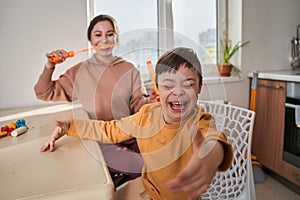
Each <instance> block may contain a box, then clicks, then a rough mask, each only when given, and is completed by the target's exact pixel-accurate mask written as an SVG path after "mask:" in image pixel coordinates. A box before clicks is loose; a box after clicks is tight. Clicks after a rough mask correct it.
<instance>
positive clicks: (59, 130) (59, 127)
mask: <svg viewBox="0 0 300 200" xmlns="http://www.w3.org/2000/svg"><path fill="white" fill-rule="evenodd" d="M54 123H55V125H56V128H55V130H54V131H53V133H52V135H51V137H50V138H49V139H48V140H47V142H46V143H45V144H44V145H43V146H42V147H41V149H40V151H41V152H44V151H47V150H49V151H54V150H55V148H54V143H55V141H56V140H58V139H59V138H61V137H62V136H63V135H65V134H66V133H67V132H68V130H69V127H70V122H69V121H57V120H55V121H54Z"/></svg>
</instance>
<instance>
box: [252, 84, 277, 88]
mask: <svg viewBox="0 0 300 200" xmlns="http://www.w3.org/2000/svg"><path fill="white" fill-rule="evenodd" d="M258 86H260V87H267V88H274V89H280V88H282V86H280V85H272V84H258Z"/></svg>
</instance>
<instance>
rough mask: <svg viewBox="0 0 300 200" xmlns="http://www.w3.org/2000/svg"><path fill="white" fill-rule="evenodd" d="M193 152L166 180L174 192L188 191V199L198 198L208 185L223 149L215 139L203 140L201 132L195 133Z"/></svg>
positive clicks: (221, 156)
mask: <svg viewBox="0 0 300 200" xmlns="http://www.w3.org/2000/svg"><path fill="white" fill-rule="evenodd" d="M193 149H194V154H193V156H192V158H191V159H190V161H189V162H188V164H187V165H186V167H185V168H184V169H183V170H182V171H181V172H179V174H178V175H177V176H176V177H175V178H174V179H173V180H171V181H169V182H168V184H167V187H168V188H169V189H170V190H171V191H172V192H174V193H176V192H183V191H189V192H190V193H191V195H190V197H189V199H190V200H192V199H199V197H200V196H201V194H203V193H204V192H205V191H206V190H207V189H208V187H209V185H210V183H211V181H212V179H213V177H214V176H215V173H216V172H217V170H218V167H219V166H220V164H221V162H222V160H223V156H224V149H223V146H222V144H221V143H220V142H218V141H215V140H210V141H204V138H203V137H201V134H196V136H195V137H194V140H193Z"/></svg>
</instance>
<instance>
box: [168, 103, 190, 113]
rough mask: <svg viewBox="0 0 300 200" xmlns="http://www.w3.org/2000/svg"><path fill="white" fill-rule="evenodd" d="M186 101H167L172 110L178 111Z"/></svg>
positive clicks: (183, 106)
mask: <svg viewBox="0 0 300 200" xmlns="http://www.w3.org/2000/svg"><path fill="white" fill-rule="evenodd" d="M186 104H187V102H185V101H172V102H169V105H170V106H171V108H172V109H173V110H178V111H181V110H182V109H184V108H185V106H186Z"/></svg>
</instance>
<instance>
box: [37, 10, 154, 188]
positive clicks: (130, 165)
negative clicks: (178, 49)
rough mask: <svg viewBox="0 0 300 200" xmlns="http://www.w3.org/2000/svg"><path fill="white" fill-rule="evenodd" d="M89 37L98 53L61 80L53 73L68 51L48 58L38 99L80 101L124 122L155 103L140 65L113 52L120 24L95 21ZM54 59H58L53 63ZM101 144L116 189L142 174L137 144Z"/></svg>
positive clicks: (102, 116) (93, 114) (101, 116)
mask: <svg viewBox="0 0 300 200" xmlns="http://www.w3.org/2000/svg"><path fill="white" fill-rule="evenodd" d="M87 36H88V40H89V41H90V43H91V44H92V46H93V47H94V48H95V49H96V53H95V54H94V55H93V56H92V57H91V58H89V59H87V60H85V61H84V62H80V63H78V64H76V65H75V66H73V67H71V68H70V69H68V70H67V71H66V72H65V73H64V74H62V75H61V76H60V77H59V78H58V79H57V80H52V79H51V78H52V74H53V72H54V70H55V69H56V66H57V65H58V64H60V63H62V62H64V61H65V57H66V56H67V55H68V53H67V52H66V51H65V50H56V51H52V52H51V53H47V54H46V56H47V58H48V61H47V63H46V65H45V67H44V70H43V72H42V74H41V75H40V77H39V79H38V82H37V83H36V85H35V87H34V90H35V94H36V96H37V98H38V99H41V100H44V101H54V102H73V101H75V100H79V101H80V102H81V104H82V107H83V109H84V110H85V111H86V112H87V113H88V115H89V117H90V119H98V120H112V119H120V118H121V117H125V116H128V115H131V114H134V113H136V112H137V111H138V110H139V109H140V107H141V106H142V105H144V104H146V103H148V102H149V101H150V99H149V98H147V94H146V91H145V89H144V87H143V85H142V80H141V75H140V72H139V71H138V69H137V68H136V67H135V65H134V64H133V63H131V62H128V61H126V60H125V59H123V58H121V57H117V56H114V55H113V54H112V49H113V47H112V46H113V45H112V44H118V42H119V38H118V37H119V30H118V26H117V23H116V21H115V20H114V18H112V17H111V16H108V15H99V16H97V17H95V18H94V19H93V20H92V21H91V23H90V25H89V27H88V30H87ZM53 57H56V58H58V59H56V60H55V62H54V61H53V60H52V59H51V58H53ZM51 60H52V61H51ZM151 101H155V97H153V96H152V97H151ZM100 146H101V149H102V152H103V155H104V158H105V160H106V162H107V165H108V167H109V170H110V173H111V175H112V179H113V180H114V183H115V187H118V186H119V185H120V184H122V183H124V182H125V181H127V180H131V179H134V178H136V177H138V176H140V172H141V168H142V166H143V160H142V158H141V157H140V155H139V154H138V152H139V150H138V147H137V145H136V141H135V140H130V141H126V142H123V143H120V144H118V145H117V146H115V145H104V144H101V145H100ZM118 146H121V147H122V148H119V147H118ZM124 149H130V150H133V151H135V152H137V153H132V151H131V152H128V151H125V150H124ZM124 174H126V175H124Z"/></svg>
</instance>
